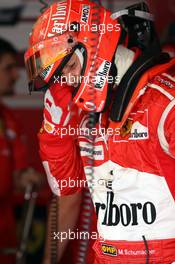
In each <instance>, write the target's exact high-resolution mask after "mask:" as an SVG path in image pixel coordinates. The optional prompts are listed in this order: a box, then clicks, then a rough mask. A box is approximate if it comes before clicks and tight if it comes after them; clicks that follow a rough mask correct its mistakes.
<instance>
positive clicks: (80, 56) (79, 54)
mask: <svg viewBox="0 0 175 264" xmlns="http://www.w3.org/2000/svg"><path fill="white" fill-rule="evenodd" d="M75 54H76V55H77V57H78V58H79V61H80V64H81V67H83V64H84V58H83V54H82V52H81V51H80V49H78V48H77V49H76V50H75Z"/></svg>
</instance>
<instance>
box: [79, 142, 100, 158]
mask: <svg viewBox="0 0 175 264" xmlns="http://www.w3.org/2000/svg"><path fill="white" fill-rule="evenodd" d="M80 151H81V156H82V157H86V156H92V155H93V158H94V160H104V150H103V146H102V145H99V146H94V147H93V148H92V147H91V146H89V145H88V143H86V142H80Z"/></svg>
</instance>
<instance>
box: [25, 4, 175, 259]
mask: <svg viewBox="0 0 175 264" xmlns="http://www.w3.org/2000/svg"><path fill="white" fill-rule="evenodd" d="M97 10H98V12H97ZM94 17H95V18H96V19H95V20H94ZM94 21H95V22H94ZM94 23H95V26H97V30H96V35H95V34H94ZM100 25H104V28H105V30H101V29H100ZM109 25H110V26H109ZM111 28H112V30H111ZM94 36H95V37H94ZM25 62H26V68H27V71H28V76H29V81H30V82H29V88H30V90H31V91H44V92H45V98H44V121H43V124H42V128H41V130H40V132H39V135H38V136H39V142H40V155H41V158H42V161H43V165H44V168H45V171H46V173H47V177H48V182H49V184H50V187H51V189H52V191H53V192H54V193H55V194H56V195H58V196H69V195H72V194H75V193H76V192H79V191H80V190H81V189H82V185H81V184H79V183H82V182H83V181H87V183H89V185H88V186H89V189H90V192H91V195H92V200H93V204H94V207H95V211H96V215H97V229H98V237H97V239H96V241H95V243H94V245H93V249H94V251H95V259H94V260H93V261H91V262H89V263H94V264H98V263H104V264H107V263H122V264H123V263H139V264H144V263H149V264H150V263H151V264H153V263H156V264H160V263H163V264H171V263H174V262H175V201H174V198H175V192H174V190H175V179H174V178H175V176H174V169H175V160H174V159H175V136H174V127H175V119H174V114H175V78H174V76H175V60H171V59H170V58H169V56H168V54H166V53H162V51H161V49H160V45H159V41H158V39H157V36H156V33H155V30H154V23H153V16H152V15H151V14H150V13H149V10H148V7H147V5H146V3H138V4H135V5H133V6H130V7H127V8H125V9H123V10H120V11H117V12H116V13H114V14H111V13H110V12H109V11H107V10H106V9H104V8H103V7H100V6H97V5H96V4H95V3H92V2H91V1H89V0H82V1H80V0H68V1H63V2H61V3H55V4H53V5H52V6H51V7H49V8H48V9H47V10H46V11H45V12H44V13H43V14H42V15H41V16H40V17H39V19H38V20H37V22H36V24H35V25H34V27H33V30H32V33H31V35H30V47H29V49H28V50H27V52H26V54H25ZM94 76H95V77H96V78H94V79H93V78H92V77H94ZM92 80H93V81H92ZM92 124H93V126H92ZM70 128H74V130H73V129H72V130H70ZM72 131H75V133H72ZM82 131H83V132H82ZM70 180H71V181H74V183H76V184H74V185H73V186H72V184H70ZM63 183H64V184H63ZM92 183H93V184H92ZM87 219H89V216H87Z"/></svg>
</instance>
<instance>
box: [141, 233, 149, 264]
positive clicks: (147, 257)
mask: <svg viewBox="0 0 175 264" xmlns="http://www.w3.org/2000/svg"><path fill="white" fill-rule="evenodd" d="M142 238H143V241H144V244H145V248H146V264H149V247H148V242H147V240H146V238H145V236H142Z"/></svg>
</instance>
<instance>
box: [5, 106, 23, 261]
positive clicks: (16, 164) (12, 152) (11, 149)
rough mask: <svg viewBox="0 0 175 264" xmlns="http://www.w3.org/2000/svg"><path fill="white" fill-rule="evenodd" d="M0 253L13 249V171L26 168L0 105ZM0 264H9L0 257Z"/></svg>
mask: <svg viewBox="0 0 175 264" xmlns="http://www.w3.org/2000/svg"><path fill="white" fill-rule="evenodd" d="M0 146H1V147H0V168H1V170H0V215H1V217H0V236H1V238H2V239H1V240H0V250H1V249H2V248H7V247H15V246H16V234H15V232H16V231H15V230H16V226H15V219H14V212H13V172H14V171H15V170H21V169H24V168H26V167H27V165H28V164H27V155H26V154H27V153H26V145H25V143H24V141H23V135H22V134H21V132H20V129H19V127H18V124H17V122H16V120H15V118H14V116H13V113H12V111H11V110H10V109H8V108H7V107H5V106H4V105H3V104H0ZM0 263H6V264H8V263H12V258H11V256H2V255H1V254H0ZM13 263H14V262H13Z"/></svg>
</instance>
